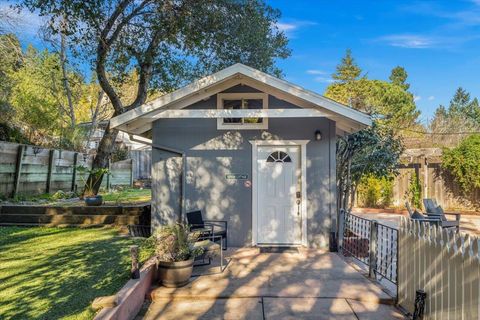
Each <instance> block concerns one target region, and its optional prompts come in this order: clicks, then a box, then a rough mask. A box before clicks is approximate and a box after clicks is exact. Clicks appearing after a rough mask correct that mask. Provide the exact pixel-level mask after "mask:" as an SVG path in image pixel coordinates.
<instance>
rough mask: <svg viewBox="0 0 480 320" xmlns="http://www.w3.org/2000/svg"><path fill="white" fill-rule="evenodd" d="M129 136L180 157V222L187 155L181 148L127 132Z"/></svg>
mask: <svg viewBox="0 0 480 320" xmlns="http://www.w3.org/2000/svg"><path fill="white" fill-rule="evenodd" d="M129 137H130V140H131V141H134V142H138V143H143V144H146V145H149V146H151V147H152V148H155V149H157V150H161V151H166V152H169V153H173V154H176V155H179V156H181V157H182V178H181V179H180V183H181V188H180V206H181V213H180V217H179V219H178V220H179V221H180V222H182V221H183V220H184V219H185V185H186V181H185V177H186V173H187V155H186V154H185V152H183V151H181V150H178V149H174V148H170V147H166V146H162V145H159V144H155V143H153V142H152V140H150V139H147V138H143V137H138V138H137V137H135V135H133V134H129Z"/></svg>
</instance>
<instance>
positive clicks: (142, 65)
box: [21, 0, 290, 191]
mask: <svg viewBox="0 0 480 320" xmlns="http://www.w3.org/2000/svg"><path fill="white" fill-rule="evenodd" d="M21 6H22V7H24V8H27V9H29V10H31V11H38V12H39V13H40V15H41V16H47V17H49V18H50V20H51V21H52V22H55V21H58V20H59V18H61V17H63V16H66V17H68V24H67V25H66V26H64V27H62V28H60V27H58V24H56V23H50V24H49V28H50V29H51V30H52V32H53V33H63V34H65V35H67V36H68V37H69V38H70V43H75V49H76V52H80V53H82V54H85V55H87V56H88V57H89V58H90V59H91V61H92V65H93V67H94V69H95V72H96V75H97V78H98V82H99V84H100V86H101V88H102V90H103V91H104V92H105V94H106V95H107V96H108V98H109V100H110V102H111V104H112V107H113V109H114V112H113V116H117V115H119V114H122V113H123V112H125V111H127V110H131V109H134V108H136V107H138V106H140V105H142V104H143V103H145V101H146V100H147V98H148V94H149V92H150V91H151V90H152V88H153V89H155V90H158V91H160V92H167V91H170V90H172V89H173V88H176V87H178V86H179V85H181V84H182V83H184V82H185V81H186V80H190V79H192V78H194V77H198V76H199V75H205V74H207V73H211V72H213V71H217V70H219V69H221V68H224V67H226V66H229V65H231V64H233V63H236V62H241V63H245V64H247V65H250V66H252V67H254V68H257V69H260V70H263V71H266V72H268V73H271V74H275V75H280V74H281V71H280V69H278V68H277V67H276V66H275V60H276V59H277V58H285V57H287V56H288V55H289V54H290V51H289V50H288V49H287V48H286V44H287V38H286V37H285V35H284V34H283V33H282V32H281V31H279V29H278V27H277V26H276V22H277V21H278V18H279V16H280V13H279V12H278V11H277V10H274V9H272V8H271V7H270V6H269V5H267V4H266V3H265V2H264V1H263V0H248V1H231V0H205V1H196V0H181V1H160V0H143V1H135V0H113V1H83V0H67V1H64V0H47V1H45V0H23V1H21ZM132 70H136V72H137V73H138V83H137V91H136V95H135V99H134V100H133V102H131V103H125V101H122V98H121V96H120V94H119V91H118V89H117V88H118V87H116V85H115V84H116V83H121V82H122V81H123V80H124V79H125V77H126V76H127V75H129V74H130V73H131V71H132ZM116 136H117V131H116V130H112V129H110V128H107V130H105V134H104V136H103V138H102V140H101V142H100V145H99V147H98V149H97V154H96V157H95V159H94V162H93V167H94V168H105V167H106V166H107V163H108V158H109V157H110V155H111V153H112V151H113V146H114V141H115V138H116ZM92 178H93V177H90V179H92ZM100 182H101V180H100V181H99V182H98V183H96V184H95V190H96V191H98V188H99V187H100Z"/></svg>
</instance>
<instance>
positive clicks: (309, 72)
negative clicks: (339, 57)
mask: <svg viewBox="0 0 480 320" xmlns="http://www.w3.org/2000/svg"><path fill="white" fill-rule="evenodd" d="M307 74H316V75H320V74H322V75H325V74H328V72H326V71H323V70H317V69H309V70H307Z"/></svg>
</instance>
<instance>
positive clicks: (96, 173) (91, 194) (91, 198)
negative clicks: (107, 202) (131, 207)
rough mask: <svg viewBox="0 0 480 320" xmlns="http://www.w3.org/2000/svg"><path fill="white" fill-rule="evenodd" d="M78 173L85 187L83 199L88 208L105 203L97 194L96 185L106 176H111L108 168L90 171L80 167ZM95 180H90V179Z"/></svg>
mask: <svg viewBox="0 0 480 320" xmlns="http://www.w3.org/2000/svg"><path fill="white" fill-rule="evenodd" d="M77 171H78V172H79V174H80V177H81V179H82V181H83V184H84V185H85V188H84V190H83V199H84V201H85V204H86V205H87V206H100V205H102V203H103V198H102V196H101V195H99V194H96V193H95V188H94V187H95V185H96V184H97V183H99V182H100V180H101V179H102V178H103V176H104V175H108V174H110V171H109V170H108V169H106V168H95V169H89V168H87V167H84V166H78V167H77ZM89 176H92V177H93V178H92V179H90V180H88V177H89Z"/></svg>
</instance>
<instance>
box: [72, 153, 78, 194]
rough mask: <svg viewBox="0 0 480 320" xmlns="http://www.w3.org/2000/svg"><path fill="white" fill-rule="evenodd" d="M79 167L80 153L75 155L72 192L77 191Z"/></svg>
mask: <svg viewBox="0 0 480 320" xmlns="http://www.w3.org/2000/svg"><path fill="white" fill-rule="evenodd" d="M77 165H78V152H75V153H74V154H73V172H72V187H71V191H72V192H74V191H75V185H76V183H77Z"/></svg>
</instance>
